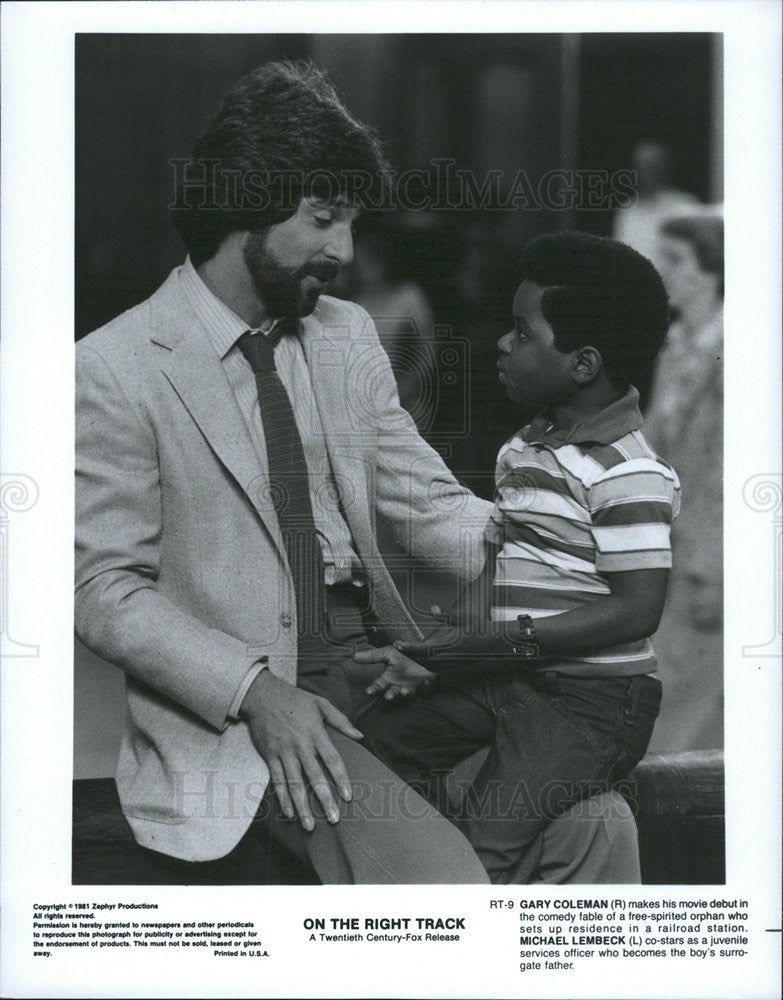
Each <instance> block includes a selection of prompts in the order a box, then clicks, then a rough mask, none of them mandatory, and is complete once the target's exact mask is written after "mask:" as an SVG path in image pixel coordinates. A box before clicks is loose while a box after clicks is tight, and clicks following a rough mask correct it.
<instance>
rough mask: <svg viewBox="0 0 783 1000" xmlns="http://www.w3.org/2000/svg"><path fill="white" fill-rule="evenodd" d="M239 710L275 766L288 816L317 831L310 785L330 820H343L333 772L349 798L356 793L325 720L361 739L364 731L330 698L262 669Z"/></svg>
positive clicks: (277, 789) (271, 767) (275, 783)
mask: <svg viewBox="0 0 783 1000" xmlns="http://www.w3.org/2000/svg"><path fill="white" fill-rule="evenodd" d="M239 714H240V716H241V717H242V718H243V719H244V720H245V721H246V722H247V724H248V726H249V727H250V735H251V736H252V738H253V743H254V744H255V746H256V749H257V750H258V752H259V753H260V754H261V756H262V757H263V758H264V760H265V761H266V763H267V766H268V767H269V773H270V775H271V777H272V784H273V787H274V790H275V794H276V795H277V800H278V802H279V803H280V808H281V809H282V810H283V812H284V813H285V815H286V816H287V817H288V818H289V819H293V818H294V812H296V814H297V815H298V816H299V821H300V822H301V824H302V826H303V827H304V828H305V830H312V829H313V827H314V826H315V821H314V819H313V814H312V811H311V809H310V803H309V799H308V794H307V786H308V785H309V786H310V787H311V788H312V789H313V791H314V792H315V794H316V796H317V798H318V801H319V802H320V803H321V805H322V806H323V809H324V812H325V814H326V818H327V819H328V820H329V822H330V823H337V822H338V820H339V819H340V812H339V809H338V807H337V803H336V801H335V799H334V796H333V795H332V789H331V787H330V785H329V780H328V777H327V775H330V776H331V778H332V780H333V781H334V783H335V784H336V785H337V787H338V788H339V790H340V795H341V796H342V798H343V799H345V801H346V802H348V801H349V800H350V798H351V796H352V794H353V793H352V791H351V785H350V782H349V780H348V773H347V771H346V770H345V765H344V764H343V761H342V758H341V757H340V754H339V753H338V752H337V750H336V749H335V748H334V744H333V743H332V741H331V740H330V739H329V736H328V734H327V732H326V727H325V725H324V723H326V722H328V723H329V725H330V726H334V728H335V729H338V730H339V731H340V732H341V733H344V734H345V735H346V736H350V737H351V738H352V739H361V738H362V733H360V732H359V730H358V729H356V728H355V727H354V726H352V725H351V723H350V721H349V720H348V718H347V717H346V716H345V715H343V713H342V712H340V711H339V710H338V709H336V708H335V707H334V705H332V704H331V703H330V702H328V701H327V700H326V699H325V698H319V697H318V696H317V695H314V694H310V693H309V692H307V691H300V690H299V688H297V687H294V685H293V684H288V683H287V682H286V681H281V680H280V679H279V678H278V677H275V676H274V674H271V673H270V672H269V671H268V670H262V671H261V672H260V673H259V675H258V676H257V677H256V679H255V680H254V681H253V683H252V684H251V685H250V688H249V689H248V692H247V694H246V695H245V698H244V701H243V702H242V707H241V708H240V710H239ZM322 765H325V767H326V772H325V771H324V767H323V766H322Z"/></svg>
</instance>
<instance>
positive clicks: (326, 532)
mask: <svg viewBox="0 0 783 1000" xmlns="http://www.w3.org/2000/svg"><path fill="white" fill-rule="evenodd" d="M180 281H181V282H182V290H183V292H184V294H185V296H186V298H187V299H188V302H189V303H190V305H191V306H192V307H193V309H194V311H195V312H196V314H197V315H198V317H199V319H200V320H201V322H202V323H203V325H204V327H205V329H206V331H207V335H208V337H209V340H210V343H211V344H212V346H213V347H214V348H215V351H216V353H217V355H218V357H219V358H220V360H221V362H222V365H223V370H224V372H225V375H226V378H227V379H228V382H229V384H230V386H231V389H232V391H233V393H234V397H235V398H236V401H237V404H238V405H239V409H240V410H241V412H242V416H243V417H244V420H245V423H246V425H247V428H248V431H249V432H250V437H251V440H252V442H253V445H254V447H255V449H256V452H257V454H258V455H259V459H262V457H263V456H264V455H265V454H266V443H265V439H264V428H263V423H262V420H261V411H260V408H259V405H258V389H257V387H256V380H255V375H254V374H253V371H252V369H251V367H250V365H249V364H248V363H247V361H246V360H245V358H244V357H243V356H242V353H241V351H240V349H239V347H238V345H237V341H238V340H239V338H240V337H241V336H242V334H243V333H245V332H246V331H247V329H248V325H247V323H246V322H245V321H244V320H243V319H241V318H240V317H239V316H238V315H237V314H236V313H235V312H234V311H233V310H232V309H230V308H229V307H228V306H227V305H226V304H225V302H223V301H221V299H219V298H218V297H217V296H216V295H215V294H214V293H213V292H212V291H210V289H209V288H208V287H207V286H206V284H205V283H204V282H203V280H202V279H201V277H200V276H199V274H198V272H197V271H196V269H195V267H194V266H193V264H192V263H191V260H190V257H188V258H187V260H186V261H185V264H184V265H183V267H182V268H181V269H180ZM275 325H276V323H275V321H269V322H268V323H265V324H263V325H262V327H261V328H260V329H259V330H252V331H251V332H254V333H258V334H259V335H261V336H263V335H266V334H268V333H269V332H270V331H271V330H272V328H273V327H274V326H275ZM275 366H276V368H277V372H278V375H279V376H280V380H281V381H282V383H283V385H284V386H285V389H286V392H287V393H288V396H289V398H290V400H291V406H292V408H293V411H294V419H295V420H296V426H297V428H298V430H299V435H300V437H301V439H302V447H303V449H304V455H305V462H306V464H307V471H308V479H309V483H310V501H311V504H312V508H313V520H314V522H315V528H316V532H317V534H318V540H319V542H320V543H321V550H322V552H323V561H324V576H325V583H326V584H327V585H334V584H337V583H346V582H348V581H349V580H351V579H352V578H353V577H354V576H356V577H357V578H358V577H359V576H360V575H361V562H360V560H359V557H358V555H357V553H356V550H355V548H354V545H353V540H352V538H351V531H350V528H349V527H348V523H347V522H346V520H345V517H344V516H343V514H342V511H341V510H340V504H339V499H338V496H339V495H338V492H337V486H336V483H335V481H334V474H333V472H332V467H331V463H330V461H329V454H328V452H327V449H326V441H325V439H324V432H323V426H322V424H321V418H320V415H319V413H318V407H317V405H316V400H315V395H314V393H313V386H312V382H311V380H310V371H309V369H308V367H307V361H306V359H305V355H304V350H303V349H302V342H301V340H300V339H299V337H296V336H284V337H282V338H281V339H280V341H279V343H278V344H277V345H276V346H275ZM264 667H265V662H264V661H263V660H259V661H258V662H257V663H256V664H254V666H253V667H252V668H251V670H250V671H249V672H248V674H247V676H246V677H245V678H244V680H243V682H242V684H241V685H240V687H239V689H238V690H237V692H236V695H235V697H234V700H233V702H232V704H231V708H230V710H229V713H228V714H229V717H231V718H237V717H238V712H239V707H240V706H241V704H242V701H243V699H244V697H245V695H246V694H247V691H248V689H249V687H250V685H251V684H252V683H253V681H254V680H255V678H256V676H257V675H258V672H259V671H260V670H262V669H264Z"/></svg>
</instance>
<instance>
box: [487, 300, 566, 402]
mask: <svg viewBox="0 0 783 1000" xmlns="http://www.w3.org/2000/svg"><path fill="white" fill-rule="evenodd" d="M543 291H544V290H543V288H542V287H541V286H540V285H536V284H534V283H533V282H532V281H523V282H522V284H521V285H520V286H519V288H518V289H517V291H516V295H515V296H514V304H513V317H514V327H513V329H512V330H509V332H508V333H506V334H504V335H503V336H502V337H501V338H500V340H499V341H498V350H499V351H500V358H499V360H498V370H499V371H500V381H501V382H502V383H503V385H504V386H505V387H506V392H507V393H508V395H509V398H510V399H513V400H514V402H515V403H521V404H523V405H525V406H531V407H533V406H534V407H537V408H539V409H541V408H543V407H544V406H552V405H555V404H557V403H562V402H565V401H566V400H567V399H570V398H571V397H572V396H573V395H574V393H575V391H576V388H577V387H576V384H575V383H574V381H573V379H572V378H571V372H572V369H573V365H574V355H573V354H563V353H562V352H561V351H558V350H557V348H556V347H555V336H554V333H553V332H552V327H551V326H550V325H549V323H547V321H546V320H545V319H544V317H543V316H542V315H541V296H542V294H543Z"/></svg>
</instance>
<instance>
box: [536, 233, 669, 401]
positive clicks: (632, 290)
mask: <svg viewBox="0 0 783 1000" xmlns="http://www.w3.org/2000/svg"><path fill="white" fill-rule="evenodd" d="M520 266H521V269H522V277H523V279H524V278H526V279H528V280H529V281H532V282H534V283H535V284H537V285H541V286H542V287H543V289H544V293H543V295H542V296H541V312H542V314H543V316H544V319H545V320H546V321H547V323H549V325H550V326H551V327H552V332H553V333H554V336H555V347H556V348H557V349H558V350H559V351H564V352H569V351H573V350H576V349H577V348H579V347H585V346H587V345H590V346H592V347H595V348H596V349H597V350H598V351H600V352H601V357H602V358H603V362H604V369H605V370H606V373H607V375H608V376H609V378H610V379H611V380H612V381H614V382H636V381H638V380H642V379H644V378H645V377H646V376H647V375H648V374H649V373H650V371H651V369H652V366H653V362H654V360H655V356H656V355H657V354H658V351H659V350H660V349H661V345H662V344H663V341H664V338H665V336H666V332H667V330H668V327H669V300H668V298H667V295H666V290H665V288H664V287H663V282H662V281H661V277H660V275H659V274H658V272H657V271H656V269H655V268H654V267H653V265H652V264H651V263H650V261H649V260H647V258H646V257H643V256H642V255H641V254H640V253H637V252H636V250H633V249H631V247H629V246H626V244H624V243H620V242H618V241H617V240H610V239H607V238H605V237H602V236H592V235H590V234H589V233H579V232H565V233H550V234H547V235H545V236H539V237H537V238H536V239H534V240H531V241H530V243H528V244H527V246H526V247H525V249H524V250H523V252H522V257H521V259H520Z"/></svg>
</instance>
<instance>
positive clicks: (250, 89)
mask: <svg viewBox="0 0 783 1000" xmlns="http://www.w3.org/2000/svg"><path fill="white" fill-rule="evenodd" d="M180 181H181V184H180V190H179V191H178V194H177V200H176V202H175V205H174V207H173V216H174V222H175V225H176V226H177V228H178V230H179V232H180V234H181V236H182V237H183V240H184V242H185V244H186V246H187V249H188V253H189V256H188V259H187V260H186V262H185V263H184V264H183V265H182V266H181V267H179V268H177V269H175V271H174V272H172V274H171V275H170V276H169V278H168V279H167V281H166V282H165V283H164V285H163V286H162V287H161V288H160V289H159V290H158V291H157V292H156V293H155V294H154V295H153V296H152V297H151V298H150V299H148V300H147V301H146V302H144V303H142V304H141V305H139V306H137V307H136V308H135V309H132V310H130V311H129V312H127V313H125V314H123V315H122V316H120V317H118V318H117V319H115V320H114V321H113V322H111V323H109V324H108V325H107V326H105V327H103V328H102V329H101V330H98V331H96V332H95V333H93V334H91V335H90V336H88V337H87V338H85V339H84V340H83V341H81V342H80V344H79V345H78V347H77V383H76V384H77V557H76V577H77V580H76V583H77V587H76V628H77V633H78V634H79V636H80V638H81V639H82V640H83V641H84V643H85V644H86V645H87V646H88V647H90V648H91V649H92V650H94V651H95V652H96V653H97V654H98V655H100V656H101V657H103V658H104V659H106V660H108V661H110V662H112V663H115V664H116V665H118V666H120V667H121V668H122V669H123V670H124V671H125V673H126V676H127V684H126V689H127V698H128V719H127V725H126V729H125V733H124V736H123V741H122V746H121V751H120V760H119V764H118V769H117V786H118V789H119V794H120V799H121V803H122V807H123V811H124V813H125V816H126V817H127V819H128V822H129V823H130V826H131V828H132V829H133V832H134V835H135V837H136V839H137V841H138V842H139V844H141V845H142V846H144V847H146V848H149V849H151V850H154V851H157V852H160V853H162V854H164V855H167V856H169V857H171V858H176V859H180V862H181V866H182V869H183V880H187V879H188V878H189V877H190V875H189V873H190V872H192V865H193V864H194V863H198V862H208V861H211V860H213V859H217V858H228V859H229V861H230V859H231V858H238V857H239V854H238V853H235V852H238V851H239V849H240V847H241V845H242V842H243V840H244V839H245V838H253V837H256V838H257V837H259V836H266V835H268V834H269V833H270V832H271V836H272V837H273V838H275V839H276V840H278V841H281V842H283V843H284V844H286V845H287V846H288V847H289V848H290V849H292V850H293V851H295V852H296V853H297V854H298V855H300V856H301V857H304V858H307V859H308V860H309V861H310V862H311V864H312V865H313V866H314V868H315V870H316V872H317V874H318V876H319V878H320V879H321V881H322V882H325V883H330V882H331V883H381V882H411V883H419V882H420V883H441V882H444V883H445V882H487V881H488V880H487V876H486V873H485V872H484V870H483V868H482V866H481V864H480V862H479V861H478V859H477V857H476V856H475V854H474V853H473V851H472V849H471V848H470V846H469V844H468V843H467V841H466V840H465V839H464V838H463V837H462V836H461V835H460V834H459V833H458V831H457V830H456V828H455V827H453V826H452V825H451V824H450V823H448V821H447V820H445V819H444V818H443V817H442V816H440V815H439V814H438V813H437V812H436V811H435V810H434V809H433V808H432V807H431V806H429V805H428V804H427V803H426V802H425V801H424V800H423V799H421V798H419V796H418V795H417V794H416V793H415V792H414V791H413V790H412V789H410V788H409V787H408V786H407V785H405V784H404V783H403V782H402V781H401V780H400V779H398V778H397V777H396V776H395V775H393V774H392V773H391V772H390V771H389V770H387V769H386V767H385V766H384V765H382V764H381V763H380V761H378V760H377V759H376V758H375V757H374V756H373V755H372V754H370V753H369V751H367V750H366V749H365V748H364V747H363V746H362V743H361V738H362V733H361V729H360V726H361V718H362V713H363V711H364V709H365V708H367V707H368V705H369V704H370V698H369V697H368V696H367V695H366V693H365V692H366V689H367V687H368V686H369V684H370V683H371V682H372V681H373V680H374V678H375V677H376V676H377V674H378V673H379V672H380V670H379V669H378V667H377V666H375V665H373V666H371V667H370V668H369V669H367V668H365V669H364V670H360V669H357V667H356V664H355V663H354V661H353V659H352V656H353V653H354V652H355V651H356V649H357V648H359V649H362V648H366V647H367V646H368V645H369V644H370V643H373V644H375V643H378V642H388V641H393V640H395V639H396V640H406V639H409V640H413V639H417V638H419V637H420V632H419V630H418V629H417V627H416V625H415V624H414V622H413V620H412V618H411V616H410V614H409V612H408V610H407V609H406V607H405V605H404V603H403V601H402V599H401V597H400V595H399V593H398V591H397V589H396V588H395V585H394V583H393V581H392V579H391V577H390V575H389V572H388V570H387V568H386V567H385V565H384V563H383V560H382V558H381V556H380V553H379V551H378V547H377V542H376V530H377V529H379V528H380V527H381V526H383V527H384V528H385V530H386V531H387V532H388V533H389V534H390V535H391V537H392V538H393V539H394V541H395V542H396V543H397V544H398V545H400V546H401V547H402V548H403V549H404V550H405V551H407V552H408V553H410V554H411V555H412V556H414V557H416V558H417V559H418V560H421V561H423V562H425V563H429V564H430V565H433V566H437V567H438V568H440V569H445V570H447V571H449V572H451V573H452V574H453V575H454V576H456V577H458V578H460V579H462V580H464V581H467V580H470V579H471V578H473V577H474V576H476V574H477V573H478V572H479V570H480V569H481V564H482V560H483V552H482V547H481V536H482V532H483V528H484V525H485V523H486V519H487V516H488V512H489V505H488V504H485V503H484V502H483V501H480V500H478V499H477V498H475V497H473V496H472V495H471V494H470V493H469V492H468V491H466V490H465V489H463V488H462V487H460V486H459V485H458V483H457V482H456V481H455V480H454V478H453V477H452V476H451V474H450V473H449V471H448V470H447V469H446V467H445V465H444V464H443V463H442V461H441V460H440V459H439V458H438V456H437V455H436V454H435V453H434V452H433V451H432V450H431V449H430V448H429V447H428V446H427V445H426V444H425V442H424V441H422V440H421V438H420V437H419V436H418V434H417V433H416V430H415V426H414V425H413V422H412V421H411V419H410V418H409V417H408V415H407V414H406V413H405V412H404V411H403V410H402V409H401V408H400V406H399V403H398V399H397V393H396V389H395V384H394V379H393V375H392V372H391V368H390V365H389V362H388V359H387V357H386V355H385V354H384V352H383V350H382V348H381V346H380V344H379V342H378V338H377V334H376V332H375V329H374V327H373V324H372V322H371V320H370V319H369V317H368V316H367V314H366V313H365V312H364V311H363V310H362V309H360V308H359V307H358V306H355V305H353V304H350V303H345V302H341V301H338V300H336V299H332V298H330V297H328V296H324V295H322V294H321V293H322V291H323V289H324V286H325V284H326V282H327V281H328V280H329V279H330V278H331V277H333V276H334V275H335V274H336V273H337V271H338V269H339V268H340V267H342V266H344V265H346V264H348V263H349V262H350V260H351V258H352V253H353V244H352V225H353V223H354V221H355V219H356V216H357V214H358V211H359V208H360V205H361V204H362V202H364V201H367V200H373V199H375V200H377V199H378V198H379V197H382V196H383V192H384V189H385V187H386V185H387V184H388V168H387V165H386V164H385V162H384V160H383V157H382V155H381V153H380V150H379V146H378V144H377V142H376V140H375V138H374V137H373V135H372V134H371V132H370V131H369V130H368V129H367V128H366V127H365V126H363V125H361V124H360V123H358V122H357V121H355V120H354V119H353V118H352V117H351V116H350V114H349V113H348V112H347V111H346V109H345V108H344V107H343V105H342V104H341V103H340V101H339V99H338V97H337V95H336V94H335V92H334V90H333V88H332V87H331V85H330V84H329V83H328V82H327V81H326V79H325V78H324V77H323V75H322V74H320V73H318V72H317V71H316V70H314V69H313V68H312V67H308V66H298V65H291V64H270V65H265V66H262V67H260V68H259V69H257V70H255V71H254V72H253V73H251V74H250V75H249V76H247V77H245V78H244V79H243V80H241V81H239V83H238V84H236V86H235V87H234V88H233V89H232V90H231V92H230V93H229V94H228V95H227V97H226V99H225V101H224V103H223V106H222V107H221V109H220V110H219V112H218V113H217V115H216V116H215V117H214V118H213V119H212V121H211V122H210V123H209V124H208V125H207V127H206V129H205V130H204V132H203V133H202V135H201V136H200V137H199V139H198V140H197V141H196V143H195V145H194V148H193V151H192V160H191V164H190V172H189V173H188V174H187V176H185V175H183V176H182V177H181V178H180ZM357 726H358V727H359V728H357ZM574 829H579V831H580V832H582V831H584V830H585V829H586V827H585V824H584V823H583V824H582V825H581V826H579V824H576V825H575V827H574ZM230 868H231V864H230V863H229V865H228V869H224V870H229V869H230Z"/></svg>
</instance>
